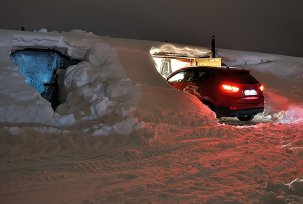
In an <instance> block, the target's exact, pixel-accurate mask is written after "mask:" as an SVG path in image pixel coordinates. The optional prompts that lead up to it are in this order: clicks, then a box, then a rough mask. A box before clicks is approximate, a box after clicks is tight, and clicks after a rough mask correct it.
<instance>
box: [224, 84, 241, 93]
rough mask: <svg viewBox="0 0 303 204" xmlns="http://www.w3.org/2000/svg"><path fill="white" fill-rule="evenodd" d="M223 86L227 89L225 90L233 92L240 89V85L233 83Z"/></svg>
mask: <svg viewBox="0 0 303 204" xmlns="http://www.w3.org/2000/svg"><path fill="white" fill-rule="evenodd" d="M222 88H223V89H224V90H225V91H228V92H233V93H236V92H238V91H239V90H240V88H239V87H236V86H231V85H228V84H222Z"/></svg>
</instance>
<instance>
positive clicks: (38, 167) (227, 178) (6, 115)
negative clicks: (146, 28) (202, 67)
mask: <svg viewBox="0 0 303 204" xmlns="http://www.w3.org/2000/svg"><path fill="white" fill-rule="evenodd" d="M42 31H43V32H24V31H23V32H22V31H11V30H0V80H1V83H0V98H1V100H0V123H1V127H0V155H1V156H0V159H1V162H0V203H127V202H129V203H302V202H303V194H302V192H303V190H302V189H303V185H302V184H303V177H302V176H303V170H302V166H303V137H302V119H303V103H302V102H303V100H302V99H303V96H302V88H303V84H302V81H303V58H299V57H289V56H281V55H273V54H264V53H254V52H244V51H235V50H224V49H218V50H217V51H218V52H217V55H218V57H222V59H223V62H224V64H226V65H228V66H239V67H243V68H245V69H249V70H250V71H251V73H252V74H253V75H254V76H255V77H256V78H257V79H258V80H259V81H260V82H261V83H262V84H264V85H265V92H264V95H265V102H266V104H265V105H266V107H265V111H264V113H263V114H259V115H257V117H256V118H255V119H254V120H253V121H251V122H246V123H244V122H238V121H235V120H234V119H231V118H225V119H222V120H220V121H218V120H217V119H216V117H215V115H214V113H213V112H211V111H210V110H209V109H208V108H207V107H206V106H204V105H203V104H201V102H200V101H199V100H198V99H197V98H195V97H194V96H192V95H189V94H186V93H183V92H179V91H176V90H174V89H173V88H171V87H170V86H169V85H168V84H167V83H166V81H165V80H164V79H163V77H162V76H161V75H160V74H159V73H158V71H157V69H156V68H155V62H154V61H153V58H152V56H151V53H154V52H158V50H157V48H161V47H162V49H164V50H166V52H170V53H180V54H182V53H183V52H186V54H187V55H194V56H198V55H204V54H209V51H208V49H207V48H197V47H191V46H185V45H168V44H167V43H162V42H154V41H143V40H129V39H116V38H110V37H101V36H97V35H94V34H93V33H88V32H84V31H79V30H73V31H71V32H63V33H58V32H46V31H45V30H42ZM163 46H164V47H163ZM175 47H178V49H177V50H173V49H174V48H175ZM182 47H183V49H182ZM25 48H32V49H52V50H57V51H59V52H61V53H62V54H64V55H66V56H69V57H71V58H73V59H77V60H80V61H81V62H79V63H78V64H76V65H72V66H69V67H68V68H67V69H66V72H65V75H64V80H63V82H62V84H61V86H62V89H64V91H63V92H61V95H60V98H63V99H64V102H63V103H62V104H60V105H59V106H58V107H57V108H56V110H55V111H53V109H52V107H51V104H50V103H49V102H48V101H47V100H45V99H44V98H43V97H41V96H40V94H39V92H38V91H37V90H36V89H35V88H34V87H32V86H30V85H28V84H27V83H26V82H25V78H24V76H23V75H22V74H21V72H20V71H19V68H18V67H17V66H16V65H15V64H13V63H12V62H11V60H10V54H11V53H12V52H14V51H15V50H22V49H25Z"/></svg>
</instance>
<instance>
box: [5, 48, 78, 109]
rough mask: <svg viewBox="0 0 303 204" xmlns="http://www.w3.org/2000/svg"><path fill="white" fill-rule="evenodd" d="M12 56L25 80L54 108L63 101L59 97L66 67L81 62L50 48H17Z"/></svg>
mask: <svg viewBox="0 0 303 204" xmlns="http://www.w3.org/2000/svg"><path fill="white" fill-rule="evenodd" d="M10 58H11V61H12V62H13V63H14V64H16V65H17V66H18V68H19V70H20V72H21V74H22V75H23V76H24V77H25V82H26V83H27V84H29V85H31V86H33V87H34V88H35V89H36V90H37V91H38V92H39V93H40V94H41V96H42V97H43V98H45V99H46V100H48V101H49V102H50V103H51V106H52V108H53V109H54V110H55V109H56V107H57V106H58V105H59V104H60V103H62V101H60V99H59V97H60V96H59V92H60V90H59V89H60V87H63V86H62V85H63V79H64V74H65V70H66V68H67V67H68V66H71V65H74V64H77V63H79V62H80V60H76V59H71V58H69V57H67V56H65V55H63V54H61V53H60V52H58V51H56V50H49V49H46V50H42V49H24V50H17V51H15V52H13V53H12V54H11V56H10Z"/></svg>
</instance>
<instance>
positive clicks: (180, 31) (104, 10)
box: [0, 0, 303, 57]
mask: <svg viewBox="0 0 303 204" xmlns="http://www.w3.org/2000/svg"><path fill="white" fill-rule="evenodd" d="M21 26H24V27H26V29H27V30H35V29H36V30H38V29H40V28H47V29H48V30H49V31H52V30H58V31H62V30H64V31H70V30H71V29H74V28H78V29H82V30H86V31H92V32H94V33H96V34H100V35H108V36H112V37H124V38H135V39H147V40H160V41H165V40H168V41H169V42H180V43H186V44H193V45H201V46H209V44H210V36H211V35H212V34H215V35H216V38H217V47H220V48H226V49H237V50H248V51H258V52H267V53H277V54H286V55H292V56H302V57H303V47H302V46H303V39H302V38H303V1H302V0H290V1H286V0H209V1H205V0H153V1H151V0H82V1H80V0H73V1H71V0H49V1H47V0H44V1H43V0H6V1H3V2H2V3H1V7H0V28H2V29H19V28H20V27H21Z"/></svg>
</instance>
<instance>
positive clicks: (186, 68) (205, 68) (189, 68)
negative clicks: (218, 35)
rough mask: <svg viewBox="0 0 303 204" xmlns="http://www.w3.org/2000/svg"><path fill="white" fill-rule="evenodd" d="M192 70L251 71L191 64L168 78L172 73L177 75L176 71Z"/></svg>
mask: <svg viewBox="0 0 303 204" xmlns="http://www.w3.org/2000/svg"><path fill="white" fill-rule="evenodd" d="M192 70H205V71H212V72H247V73H249V70H246V69H243V68H239V67H229V66H222V67H210V66H191V67H184V68H181V69H178V70H176V71H174V72H173V73H171V74H170V75H169V76H168V77H167V78H170V77H171V76H172V75H175V74H176V73H179V72H182V71H192Z"/></svg>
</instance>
